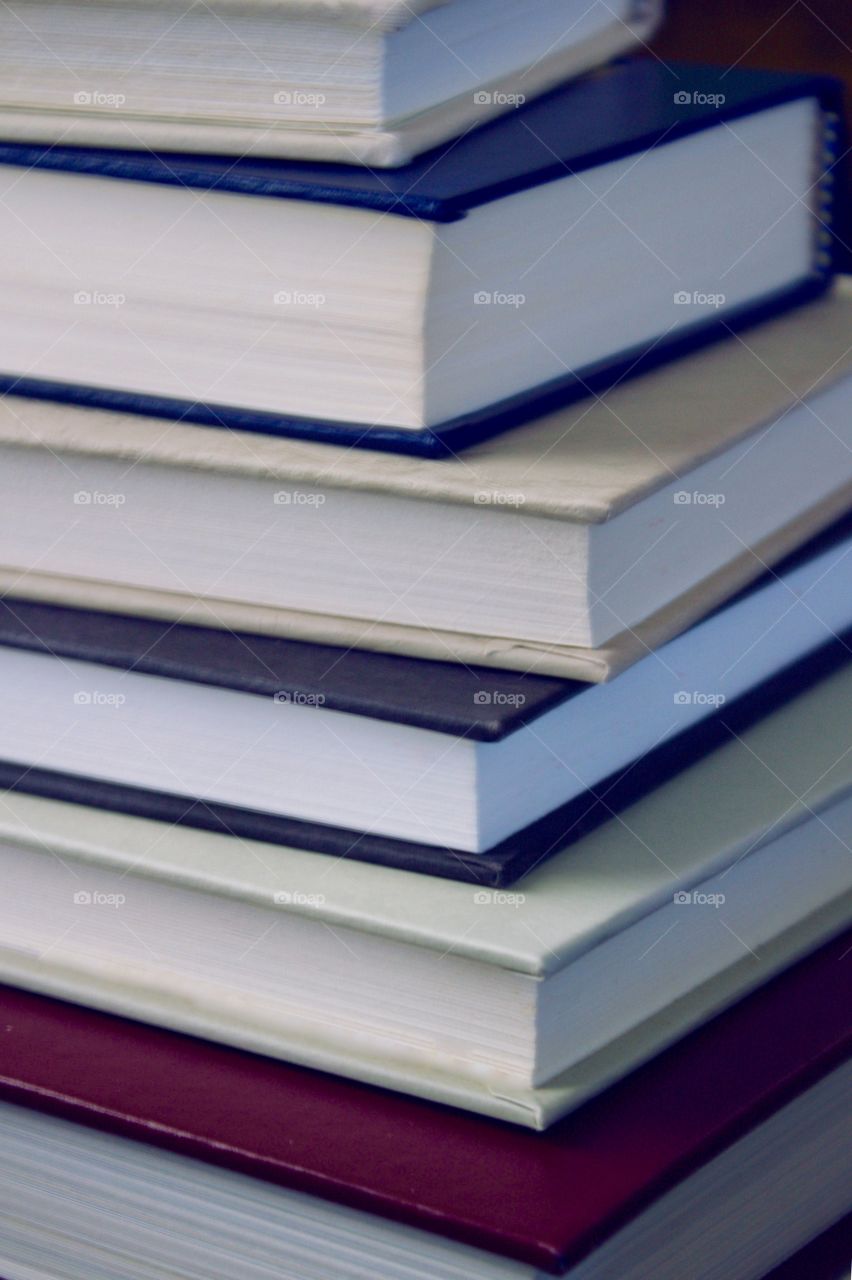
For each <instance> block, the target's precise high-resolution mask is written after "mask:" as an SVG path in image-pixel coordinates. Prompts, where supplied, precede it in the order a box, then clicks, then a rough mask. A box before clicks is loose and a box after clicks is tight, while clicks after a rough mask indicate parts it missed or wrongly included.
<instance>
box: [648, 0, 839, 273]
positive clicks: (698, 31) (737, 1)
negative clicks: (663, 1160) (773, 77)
mask: <svg viewBox="0 0 852 1280" xmlns="http://www.w3.org/2000/svg"><path fill="white" fill-rule="evenodd" d="M668 9H669V16H668V19H667V21H666V24H665V26H664V28H663V29H662V30H661V32H660V35H659V36H658V38H657V39H656V41H655V42H654V45H653V49H654V51H655V52H656V53H657V54H658V55H659V56H660V57H661V58H664V59H667V60H672V61H682V62H697V63H705V64H706V63H713V64H717V65H722V66H725V67H728V66H731V65H732V64H734V63H736V64H737V65H738V66H743V67H749V66H751V67H775V68H778V69H779V70H787V71H793V70H797V71H799V70H800V71H822V72H827V73H828V74H830V75H834V76H838V77H839V78H840V79H842V80H844V81H845V83H846V87H847V108H848V106H849V104H850V103H852V0H715V2H714V3H713V4H710V3H708V0H669V4H668ZM843 187H844V190H845V195H846V209H845V211H844V215H843V220H842V225H841V226H840V228H839V235H840V237H841V239H842V240H843V242H844V244H845V249H844V254H845V269H846V270H848V271H852V163H850V162H849V158H848V157H847V160H846V163H845V165H844V181H843Z"/></svg>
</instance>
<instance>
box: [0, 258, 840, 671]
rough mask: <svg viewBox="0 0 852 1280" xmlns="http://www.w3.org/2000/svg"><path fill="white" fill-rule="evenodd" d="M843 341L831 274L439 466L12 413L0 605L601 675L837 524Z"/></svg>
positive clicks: (79, 412) (301, 445) (237, 437)
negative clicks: (747, 320) (734, 327)
mask: <svg viewBox="0 0 852 1280" xmlns="http://www.w3.org/2000/svg"><path fill="white" fill-rule="evenodd" d="M850 327H852V291H850V286H849V285H848V283H846V282H844V284H843V285H842V287H841V288H839V290H838V291H837V293H836V294H832V295H830V296H829V297H827V298H825V299H822V300H821V301H819V302H815V303H812V304H811V305H810V306H809V307H807V308H803V309H802V310H801V311H799V312H798V313H795V314H792V315H789V316H786V317H783V318H780V319H775V320H772V321H769V322H767V323H766V324H764V325H761V326H759V327H758V328H756V329H754V330H752V331H751V332H750V333H749V334H748V336H747V337H745V336H740V337H734V336H729V337H728V339H727V340H726V341H725V342H724V343H720V344H717V345H716V346H715V347H713V348H712V349H710V350H707V351H705V352H703V353H698V354H694V355H692V356H690V357H687V358H685V359H684V360H682V361H679V362H678V363H677V364H675V365H673V366H670V367H668V368H666V369H665V370H657V371H656V372H653V373H648V374H646V375H645V376H644V377H642V378H638V379H636V380H634V381H632V382H631V383H629V384H625V385H623V386H621V387H619V388H618V389H617V390H616V391H614V392H612V393H610V394H609V395H607V396H606V397H605V398H604V399H603V400H602V401H600V400H594V401H587V402H585V403H583V404H582V405H580V406H577V407H575V408H572V409H565V410H562V411H560V412H558V413H553V414H551V415H549V416H548V417H546V418H544V419H542V420H541V421H539V422H536V423H533V424H530V425H529V426H527V427H524V428H522V429H520V430H518V431H516V432H513V433H511V434H510V435H507V436H504V437H502V438H501V439H499V440H494V441H491V442H489V443H488V444H485V445H481V446H479V447H478V448H477V449H475V450H473V451H472V452H471V453H470V454H468V455H466V456H465V458H464V459H455V460H448V461H444V462H440V463H439V462H430V461H428V460H424V459H420V460H418V461H417V462H416V463H412V461H411V460H410V459H407V458H402V457H396V456H392V455H389V454H386V455H379V454H375V453H372V454H367V453H363V452H359V451H358V450H354V449H335V448H331V447H329V446H320V445H316V444H309V443H306V442H300V441H293V440H273V439H271V438H268V437H266V438H265V437H262V436H259V435H249V434H247V433H244V432H226V431H217V430H208V429H205V428H203V427H195V426H191V425H186V424H180V423H175V424H165V423H163V422H162V421H159V420H152V419H145V418H142V417H135V416H131V415H117V414H114V413H107V412H103V411H100V412H96V411H91V410H85V409H81V408H71V407H68V406H59V405H55V404H50V403H48V402H43V401H37V400H27V399H22V398H20V397H17V398H13V397H6V398H4V399H3V400H2V401H0V466H2V468H3V473H4V475H5V476H6V477H7V478H8V483H7V486H6V492H5V494H4V502H3V505H2V509H0V548H2V551H0V561H2V568H0V589H2V590H3V591H4V592H5V593H6V594H11V595H13V596H16V597H22V596H26V597H31V598H34V599H37V600H41V601H45V602H50V603H56V604H70V605H75V606H78V607H80V608H88V609H95V610H102V611H105V612H119V613H126V614H144V615H148V616H153V617H159V618H163V619H167V620H169V621H184V622H191V623H200V624H202V625H205V626H213V627H218V628H219V629H226V630H232V631H238V632H244V633H254V634H257V633H266V634H270V635H278V636H286V637H290V638H293V639H301V640H311V641H317V642H319V643H322V644H328V645H332V646H337V647H340V648H351V647H353V646H354V647H357V648H364V649H375V650H381V651H384V652H390V653H404V654H410V655H415V656H419V657H425V658H432V659H437V660H438V661H447V660H450V661H455V662H461V663H467V664H469V665H473V666H490V667H495V668H502V669H512V670H516V671H521V672H527V671H532V672H537V673H547V674H553V675H557V676H568V677H573V678H577V679H580V680H584V681H602V680H606V679H607V678H608V677H609V676H611V675H613V674H615V673H616V672H618V671H622V670H624V669H625V668H626V667H628V666H630V665H631V664H632V663H634V662H636V661H638V660H639V659H641V658H645V657H646V656H647V655H648V653H649V652H650V651H651V650H653V649H657V648H659V647H660V646H661V645H662V644H665V643H666V642H667V641H669V640H671V639H672V638H673V637H674V636H676V635H677V634H679V633H680V632H681V631H683V630H684V629H685V628H687V627H689V626H690V625H692V624H693V623H694V622H696V621H698V620H699V619H701V618H703V617H705V616H706V615H707V614H708V613H710V612H711V611H712V610H713V609H714V608H716V607H718V606H719V605H720V604H722V603H723V602H724V601H725V600H727V599H729V598H730V597H731V596H732V595H734V594H735V593H736V592H737V591H738V590H740V589H741V588H742V587H743V586H745V585H746V584H747V583H748V582H750V581H752V580H754V579H755V578H757V577H758V576H759V575H761V574H763V573H765V572H766V570H767V567H771V566H774V565H775V564H777V563H778V562H779V561H780V560H781V559H782V558H783V557H784V556H785V555H786V554H788V553H789V552H790V551H792V550H794V549H795V548H797V547H799V546H800V545H802V544H803V543H804V542H806V541H807V540H808V539H809V538H810V537H812V536H813V535H814V534H815V533H816V532H818V531H819V530H820V529H822V528H824V527H826V526H827V525H829V524H830V523H831V522H832V521H834V520H835V519H837V518H838V517H839V516H840V515H842V514H843V513H845V512H846V511H847V510H848V509H849V507H850V504H852V353H851V352H850V350H849V339H848V333H849V331H850ZM770 475H771V476H772V483H771V485H768V484H767V482H766V477H767V476H770ZM34 493H38V494H39V495H40V497H41V501H40V504H39V510H38V517H37V518H34V515H33V508H32V498H31V495H32V494H34ZM72 517H73V518H72Z"/></svg>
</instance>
